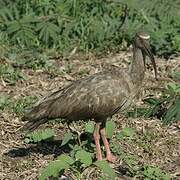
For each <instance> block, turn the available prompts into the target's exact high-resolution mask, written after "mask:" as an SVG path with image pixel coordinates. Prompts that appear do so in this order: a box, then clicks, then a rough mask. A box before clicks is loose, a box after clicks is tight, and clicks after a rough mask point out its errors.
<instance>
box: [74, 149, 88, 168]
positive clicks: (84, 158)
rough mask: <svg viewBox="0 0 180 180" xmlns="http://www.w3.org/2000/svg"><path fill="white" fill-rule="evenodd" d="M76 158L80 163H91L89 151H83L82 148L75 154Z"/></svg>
mask: <svg viewBox="0 0 180 180" xmlns="http://www.w3.org/2000/svg"><path fill="white" fill-rule="evenodd" d="M75 157H76V159H78V160H80V162H81V163H83V164H85V165H86V166H89V165H91V164H92V157H91V153H89V152H87V151H84V150H80V151H77V152H76V154H75Z"/></svg>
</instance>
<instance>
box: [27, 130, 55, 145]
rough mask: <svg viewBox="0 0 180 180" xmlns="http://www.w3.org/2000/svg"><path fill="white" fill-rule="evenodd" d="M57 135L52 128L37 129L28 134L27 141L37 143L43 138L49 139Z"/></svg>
mask: <svg viewBox="0 0 180 180" xmlns="http://www.w3.org/2000/svg"><path fill="white" fill-rule="evenodd" d="M54 135H55V133H54V131H53V130H52V129H50V128H47V129H45V130H37V131H35V132H32V133H29V134H27V135H26V138H25V140H24V141H25V142H26V143H33V142H34V143H37V142H40V141H42V140H47V139H50V138H53V137H54Z"/></svg>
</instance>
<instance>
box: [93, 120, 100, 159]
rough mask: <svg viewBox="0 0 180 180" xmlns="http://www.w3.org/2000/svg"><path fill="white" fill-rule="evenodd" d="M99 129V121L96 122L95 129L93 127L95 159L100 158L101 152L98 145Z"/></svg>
mask: <svg viewBox="0 0 180 180" xmlns="http://www.w3.org/2000/svg"><path fill="white" fill-rule="evenodd" d="M99 129H100V123H96V126H95V129H94V133H93V136H94V140H95V144H96V152H97V159H98V160H102V152H101V146H100V141H99V140H100V135H99Z"/></svg>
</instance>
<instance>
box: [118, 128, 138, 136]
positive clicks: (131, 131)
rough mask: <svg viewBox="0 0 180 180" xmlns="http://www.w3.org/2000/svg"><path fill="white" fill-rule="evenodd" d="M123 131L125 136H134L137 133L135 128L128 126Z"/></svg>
mask: <svg viewBox="0 0 180 180" xmlns="http://www.w3.org/2000/svg"><path fill="white" fill-rule="evenodd" d="M121 133H122V134H123V136H127V137H133V136H134V135H135V131H134V129H132V128H128V127H127V128H124V129H122V131H121Z"/></svg>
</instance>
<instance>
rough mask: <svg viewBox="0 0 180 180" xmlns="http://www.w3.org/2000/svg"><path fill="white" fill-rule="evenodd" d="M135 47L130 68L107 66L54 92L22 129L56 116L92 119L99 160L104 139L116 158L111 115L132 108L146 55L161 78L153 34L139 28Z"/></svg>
mask: <svg viewBox="0 0 180 180" xmlns="http://www.w3.org/2000/svg"><path fill="white" fill-rule="evenodd" d="M132 47H133V50H132V61H131V64H130V65H129V68H128V70H126V69H122V68H116V69H113V68H112V70H109V69H108V70H104V71H102V72H98V73H96V74H93V75H90V76H87V77H85V78H82V79H79V80H76V81H74V82H72V83H71V84H70V85H67V86H66V87H64V88H60V89H58V90H57V91H55V92H52V93H51V94H50V95H47V96H46V97H44V98H43V99H42V100H40V101H39V103H37V104H36V105H35V106H34V107H33V108H32V109H31V110H30V111H29V112H27V113H25V114H24V116H23V117H22V121H27V122H26V123H25V124H24V126H23V127H22V129H23V130H29V131H33V130H35V129H36V128H38V127H39V126H40V125H41V124H44V123H46V122H48V121H49V120H51V119H55V118H63V119H65V120H67V122H72V121H77V120H84V121H86V120H89V119H91V120H93V121H95V127H94V132H93V137H94V141H95V145H96V158H97V160H102V159H103V156H102V151H101V145H100V139H102V142H103V144H104V146H105V150H106V159H107V160H108V161H109V162H112V163H113V162H115V161H116V160H117V158H116V157H115V156H114V155H113V153H112V152H111V149H110V144H109V142H108V139H107V137H106V131H105V127H106V122H107V119H108V118H111V117H112V116H113V115H114V114H116V113H120V112H122V111H124V110H125V109H126V108H128V107H129V106H130V104H131V103H132V100H133V99H134V98H135V97H136V95H137V94H138V93H139V91H140V89H141V86H142V82H143V79H144V76H145V70H146V67H145V59H146V56H148V57H149V59H150V60H151V62H152V65H153V69H154V73H155V78H156V79H157V67H156V62H155V58H154V56H153V54H152V52H151V50H150V35H149V34H148V33H146V32H143V31H139V32H137V33H136V34H135V35H134V38H133V40H132Z"/></svg>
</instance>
